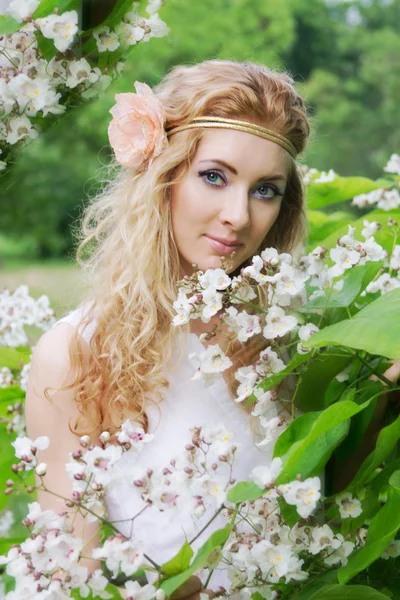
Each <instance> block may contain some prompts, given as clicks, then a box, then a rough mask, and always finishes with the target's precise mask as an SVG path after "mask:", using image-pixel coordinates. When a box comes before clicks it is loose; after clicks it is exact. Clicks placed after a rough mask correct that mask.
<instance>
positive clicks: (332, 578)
mask: <svg viewBox="0 0 400 600" xmlns="http://www.w3.org/2000/svg"><path fill="white" fill-rule="evenodd" d="M332 583H337V570H336V569H335V570H334V571H328V572H327V573H323V574H322V575H320V576H319V577H317V578H316V579H315V580H314V581H310V582H309V583H306V584H305V585H304V586H302V588H301V590H300V591H299V592H297V594H295V595H294V596H293V597H292V600H310V598H311V594H313V593H315V592H318V591H320V590H321V588H323V587H325V586H326V585H327V584H332Z"/></svg>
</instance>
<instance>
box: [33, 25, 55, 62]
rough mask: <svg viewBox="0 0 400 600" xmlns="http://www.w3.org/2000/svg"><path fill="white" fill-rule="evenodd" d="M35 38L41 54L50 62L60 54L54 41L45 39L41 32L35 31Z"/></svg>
mask: <svg viewBox="0 0 400 600" xmlns="http://www.w3.org/2000/svg"><path fill="white" fill-rule="evenodd" d="M35 37H36V41H37V43H38V46H39V49H40V52H41V53H42V54H43V56H44V58H45V59H46V60H47V61H48V62H50V61H51V59H52V58H54V56H56V55H57V54H58V49H57V48H56V47H55V45H54V40H51V39H48V38H45V37H44V35H42V34H41V33H40V32H39V31H35Z"/></svg>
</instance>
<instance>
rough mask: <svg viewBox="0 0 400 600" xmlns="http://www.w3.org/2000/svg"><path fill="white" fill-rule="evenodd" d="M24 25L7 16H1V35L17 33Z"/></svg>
mask: <svg viewBox="0 0 400 600" xmlns="http://www.w3.org/2000/svg"><path fill="white" fill-rule="evenodd" d="M21 26H22V24H21V23H18V21H16V20H15V19H13V18H12V17H10V16H7V15H4V16H3V15H1V16H0V35H7V34H11V33H15V32H16V31H18V30H19V29H20V28H21Z"/></svg>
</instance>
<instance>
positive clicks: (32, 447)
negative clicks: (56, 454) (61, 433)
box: [11, 435, 50, 469]
mask: <svg viewBox="0 0 400 600" xmlns="http://www.w3.org/2000/svg"><path fill="white" fill-rule="evenodd" d="M11 445H12V446H13V447H14V450H15V456H16V457H17V458H19V459H21V460H22V462H24V463H25V465H26V469H31V468H32V467H34V466H35V465H36V451H37V450H47V448H48V447H49V445H50V440H49V438H48V437H47V436H45V435H43V436H40V437H38V438H36V440H34V441H32V440H31V439H29V438H28V437H18V438H17V439H16V440H15V441H14V442H11Z"/></svg>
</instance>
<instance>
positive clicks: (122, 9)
mask: <svg viewBox="0 0 400 600" xmlns="http://www.w3.org/2000/svg"><path fill="white" fill-rule="evenodd" d="M132 4H133V3H132V0H118V2H116V4H115V6H114V8H113V9H112V11H111V13H110V14H109V15H108V17H107V19H106V20H105V21H104V24H105V25H109V26H110V27H114V26H115V25H116V24H117V23H119V22H120V21H121V20H122V18H123V17H124V15H126V13H127V12H129V11H131V10H132Z"/></svg>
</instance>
